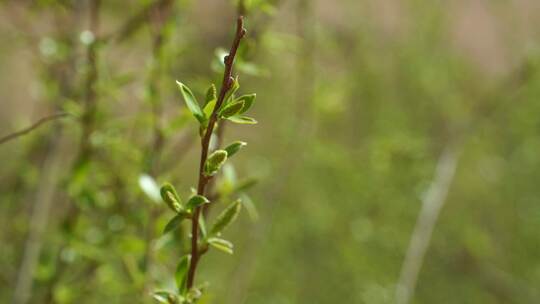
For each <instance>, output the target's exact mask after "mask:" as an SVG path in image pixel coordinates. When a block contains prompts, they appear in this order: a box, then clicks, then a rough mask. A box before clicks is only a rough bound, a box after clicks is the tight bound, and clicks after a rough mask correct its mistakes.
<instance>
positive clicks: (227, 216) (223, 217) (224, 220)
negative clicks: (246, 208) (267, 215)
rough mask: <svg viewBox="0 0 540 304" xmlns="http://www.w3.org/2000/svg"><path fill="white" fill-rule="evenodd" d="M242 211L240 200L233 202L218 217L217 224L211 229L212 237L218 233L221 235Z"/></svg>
mask: <svg viewBox="0 0 540 304" xmlns="http://www.w3.org/2000/svg"><path fill="white" fill-rule="evenodd" d="M241 209H242V204H241V203H240V200H236V201H234V202H232V203H231V204H230V205H229V206H228V207H227V208H225V210H223V212H221V214H220V215H219V216H218V217H217V219H216V222H215V223H214V225H213V226H212V229H210V235H217V234H218V233H221V232H222V231H223V229H225V227H227V226H228V225H229V224H230V223H232V222H233V221H234V220H235V219H236V218H237V217H238V214H239V213H240V210H241Z"/></svg>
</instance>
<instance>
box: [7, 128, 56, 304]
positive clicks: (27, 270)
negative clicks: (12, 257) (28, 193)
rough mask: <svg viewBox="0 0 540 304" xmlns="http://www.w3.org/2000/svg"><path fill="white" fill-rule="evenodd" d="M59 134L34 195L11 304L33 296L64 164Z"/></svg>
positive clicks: (25, 301) (22, 302) (53, 142)
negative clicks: (46, 230) (42, 249)
mask: <svg viewBox="0 0 540 304" xmlns="http://www.w3.org/2000/svg"><path fill="white" fill-rule="evenodd" d="M60 138H62V134H59V136H58V137H57V138H55V140H53V141H52V142H51V143H50V147H51V148H50V151H49V152H48V154H47V158H46V159H45V161H44V162H43V163H44V168H43V169H42V171H43V175H42V178H41V181H42V182H40V183H39V186H38V189H37V193H36V194H35V203H34V205H33V206H32V213H31V215H30V218H31V220H30V221H29V228H28V237H27V238H26V242H25V244H24V251H23V255H22V260H21V265H20V268H19V271H18V273H17V281H16V283H15V290H14V293H13V298H12V301H11V303H12V304H24V303H27V302H28V300H29V299H30V295H31V294H32V282H33V278H34V273H35V270H36V268H37V264H38V260H39V255H40V253H41V248H42V245H43V235H44V232H45V229H46V228H47V223H48V220H49V213H50V210H51V207H52V204H53V198H54V193H55V189H56V186H57V183H58V178H59V175H60V169H61V164H62V163H63V162H64V154H63V153H62V151H63V150H64V148H65V147H64V146H65V145H64V144H63V143H62V140H61V139H60Z"/></svg>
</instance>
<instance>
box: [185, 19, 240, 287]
mask: <svg viewBox="0 0 540 304" xmlns="http://www.w3.org/2000/svg"><path fill="white" fill-rule="evenodd" d="M245 34H246V29H245V28H244V18H243V17H242V16H240V17H238V20H237V23H236V34H235V36H234V41H233V43H232V46H231V49H230V51H229V54H228V55H227V56H225V59H224V63H225V71H224V73H223V82H222V84H221V89H220V90H219V96H218V99H217V101H216V106H215V107H214V111H213V112H212V114H211V115H210V119H209V121H208V127H207V128H206V131H205V133H204V135H203V137H202V139H201V160H200V163H199V183H198V185H197V194H199V195H204V194H205V189H206V185H207V184H208V181H209V180H210V178H211V177H208V176H206V175H204V163H205V162H206V158H207V157H208V147H209V145H210V138H211V137H212V132H213V131H214V127H215V125H216V123H217V121H218V115H217V112H218V109H219V108H220V107H221V105H222V104H223V102H224V101H225V100H224V99H225V94H226V93H227V91H229V89H230V88H231V85H232V82H233V77H232V68H233V63H234V58H235V56H236V51H237V50H238V46H239V45H240V40H242V37H244V35H245ZM200 215H201V207H197V208H195V211H194V215H193V220H192V222H191V264H190V265H189V270H188V276H187V288H188V289H190V288H191V287H193V282H194V280H195V272H196V270H197V265H198V263H199V259H200V257H201V255H200V252H199V250H198V240H199V218H200Z"/></svg>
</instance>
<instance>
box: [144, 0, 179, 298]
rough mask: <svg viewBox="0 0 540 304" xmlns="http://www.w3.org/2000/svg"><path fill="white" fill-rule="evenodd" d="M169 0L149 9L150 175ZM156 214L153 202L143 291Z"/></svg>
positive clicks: (159, 143)
mask: <svg viewBox="0 0 540 304" xmlns="http://www.w3.org/2000/svg"><path fill="white" fill-rule="evenodd" d="M172 5H173V1H172V0H165V1H162V5H159V6H156V7H155V8H154V9H152V10H151V11H150V20H149V24H150V26H152V25H153V32H152V38H153V45H152V68H151V69H150V72H149V76H148V89H149V91H150V92H151V93H150V98H149V99H150V100H149V101H150V103H151V106H152V119H153V124H154V126H153V134H152V144H151V147H150V149H149V151H148V154H149V161H148V166H147V170H148V171H149V173H150V174H151V175H152V176H156V174H157V172H158V171H159V159H160V157H161V154H162V152H163V144H164V141H163V131H162V127H161V123H160V120H161V116H162V106H161V103H160V92H159V81H160V80H161V76H162V73H163V71H162V70H163V69H162V66H163V62H162V61H163V52H164V51H163V48H164V45H165V43H166V42H167V39H166V38H167V37H166V36H167V35H166V34H165V32H166V26H167V22H168V21H169V19H170V17H171V16H172ZM158 215H159V212H158V209H157V208H156V206H154V205H152V206H151V210H150V214H149V217H148V222H147V224H146V225H147V226H146V231H145V244H146V248H145V252H144V261H143V263H144V264H143V269H144V286H143V293H146V292H148V291H150V286H151V283H152V279H151V275H150V273H151V269H152V264H153V260H154V254H153V252H152V243H153V240H154V238H155V231H154V230H155V229H154V226H155V223H156V218H157V216H158Z"/></svg>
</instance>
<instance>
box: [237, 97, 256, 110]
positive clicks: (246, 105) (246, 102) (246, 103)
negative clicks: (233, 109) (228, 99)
mask: <svg viewBox="0 0 540 304" xmlns="http://www.w3.org/2000/svg"><path fill="white" fill-rule="evenodd" d="M256 97H257V95H256V94H249V95H242V96H240V97H238V98H237V99H236V100H235V101H243V102H244V106H243V107H242V109H241V110H240V111H239V112H238V114H244V113H245V112H247V110H249V109H250V108H251V106H252V105H253V102H254V101H255V98H256Z"/></svg>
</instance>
